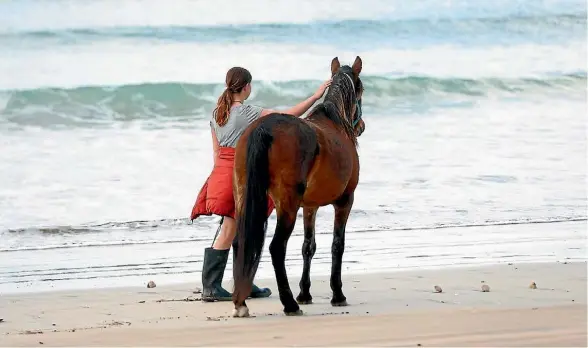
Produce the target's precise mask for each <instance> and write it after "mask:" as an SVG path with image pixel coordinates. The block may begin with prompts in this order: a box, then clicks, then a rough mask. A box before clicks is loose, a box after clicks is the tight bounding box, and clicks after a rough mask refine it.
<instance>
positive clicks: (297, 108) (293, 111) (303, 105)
mask: <svg viewBox="0 0 588 348" xmlns="http://www.w3.org/2000/svg"><path fill="white" fill-rule="evenodd" d="M330 85H331V80H330V79H329V80H327V81H325V82H323V84H321V85H320V87H319V88H318V89H317V90H316V92H314V94H313V95H312V96H311V97H310V98H307V99H305V100H303V101H302V102H300V103H298V104H296V105H294V106H293V107H291V108H289V109H286V110H273V109H263V110H262V111H261V115H260V117H264V116H267V115H269V114H271V113H274V112H280V113H284V114H290V115H293V116H296V117H300V116H302V115H304V113H305V112H306V111H307V110H308V109H310V107H311V106H312V105H313V104H314V103H315V102H316V101H317V100H319V99H321V98H322V96H323V94H325V91H326V90H327V88H328V87H329V86H330Z"/></svg>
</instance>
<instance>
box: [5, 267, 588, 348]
mask: <svg viewBox="0 0 588 348" xmlns="http://www.w3.org/2000/svg"><path fill="white" fill-rule="evenodd" d="M586 270H587V265H586V263H585V262H577V263H538V264H514V265H510V264H509V265H499V266H488V267H476V268H455V269H445V270H426V271H425V270H423V271H411V272H396V273H383V274H364V275H351V274H347V275H345V274H344V278H343V282H344V285H343V289H344V291H345V294H346V296H347V300H348V302H349V304H350V305H349V306H348V307H338V308H334V307H331V306H330V304H329V300H330V289H329V282H328V278H319V277H315V278H313V284H312V287H311V293H312V294H313V296H314V301H315V303H314V304H312V305H308V306H302V309H303V310H304V313H305V315H304V316H301V317H286V316H284V314H283V313H282V306H281V304H280V302H279V299H278V296H277V289H276V286H275V283H274V281H273V280H271V281H266V282H263V281H259V284H260V285H269V286H271V287H272V289H273V290H274V295H272V297H271V298H269V299H258V300H249V301H248V305H249V308H250V310H251V314H252V315H253V316H254V317H253V318H246V319H235V318H231V317H229V313H230V312H231V309H232V304H231V303H226V302H224V303H202V302H200V301H198V300H199V299H200V295H199V294H193V291H194V290H195V289H196V286H197V284H196V283H195V284H185V285H173V286H172V285H170V286H166V285H165V284H157V287H156V288H153V289H147V287H146V285H145V286H144V287H142V288H119V289H105V290H85V291H56V292H47V293H36V294H23V295H16V294H14V295H3V296H1V297H0V318H2V319H4V321H3V322H0V345H2V346H40V345H44V346H293V345H296V346H418V345H419V344H420V345H421V346H579V347H586V344H587V338H586V332H587V330H586ZM294 276H295V275H291V280H290V284H291V285H293V291H294V293H295V295H296V294H297V293H298V286H297V284H298V277H294ZM227 277H230V275H229V274H228V272H227ZM149 280H150V279H146V280H145V284H146V283H147V281H149ZM153 280H154V281H155V282H156V283H157V279H153ZM532 282H536V284H537V289H531V288H530V287H529V285H530V284H531V283H532ZM226 283H227V286H230V285H229V283H228V282H226ZM483 284H486V285H488V286H489V287H490V291H489V292H483V291H482V285H483ZM435 285H438V286H440V287H441V288H442V289H443V291H442V292H441V293H436V292H435V289H434V286H435Z"/></svg>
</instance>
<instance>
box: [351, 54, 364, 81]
mask: <svg viewBox="0 0 588 348" xmlns="http://www.w3.org/2000/svg"><path fill="white" fill-rule="evenodd" d="M361 66H362V63H361V58H359V56H357V57H355V62H353V66H352V67H351V70H353V75H355V77H356V78H357V77H358V76H359V73H360V72H361Z"/></svg>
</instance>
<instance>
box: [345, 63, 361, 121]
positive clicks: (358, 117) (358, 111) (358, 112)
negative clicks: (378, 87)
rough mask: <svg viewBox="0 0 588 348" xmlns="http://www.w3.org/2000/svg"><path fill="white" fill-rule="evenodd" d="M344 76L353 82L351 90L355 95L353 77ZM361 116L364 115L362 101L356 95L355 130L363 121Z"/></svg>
mask: <svg viewBox="0 0 588 348" xmlns="http://www.w3.org/2000/svg"><path fill="white" fill-rule="evenodd" d="M343 75H345V77H347V78H348V79H349V81H350V82H351V88H352V89H353V93H355V83H353V79H352V78H351V76H349V75H347V74H346V73H343ZM361 115H362V110H361V99H357V94H356V95H355V117H354V119H353V120H352V121H351V126H352V127H353V128H355V126H357V124H358V123H359V121H361Z"/></svg>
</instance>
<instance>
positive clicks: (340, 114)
mask: <svg viewBox="0 0 588 348" xmlns="http://www.w3.org/2000/svg"><path fill="white" fill-rule="evenodd" d="M361 68H362V62H361V58H359V57H357V58H356V59H355V62H354V63H353V66H351V67H350V66H348V65H345V66H341V65H340V63H339V59H338V58H337V57H335V58H334V59H333V60H332V62H331V74H332V84H331V86H330V88H329V91H328V92H327V94H326V95H325V98H324V101H323V102H322V103H320V104H318V105H317V106H316V107H315V108H314V109H313V110H312V111H311V112H310V113H309V115H308V117H306V119H299V118H296V117H292V116H290V115H286V114H280V113H274V114H271V115H268V116H266V117H263V118H261V119H259V120H257V121H255V122H253V123H252V124H251V126H250V127H249V128H248V129H247V130H246V131H245V133H244V134H243V136H242V137H241V139H240V140H239V142H238V144H237V147H236V152H235V171H234V185H233V190H234V194H235V202H236V220H237V237H236V238H235V241H234V242H233V248H234V252H235V254H236V257H235V261H234V265H233V278H234V283H235V289H234V291H233V303H234V304H235V310H234V312H233V316H235V317H246V316H248V315H249V309H248V308H247V305H246V304H245V299H246V298H247V296H248V294H249V293H250V292H251V286H252V283H253V278H254V277H255V273H256V271H257V266H258V265H259V261H260V258H261V253H262V250H263V244H264V240H265V234H266V229H267V202H268V194H269V196H270V197H271V198H272V199H273V201H274V203H275V206H276V213H277V225H276V232H275V234H274V237H273V240H272V242H271V244H270V247H269V250H270V254H271V258H272V264H273V266H274V271H275V274H276V281H277V284H278V291H279V294H280V301H281V302H282V304H283V305H284V313H286V314H287V315H300V314H302V311H301V310H300V307H299V306H298V304H310V303H312V296H311V295H310V263H311V260H312V257H313V256H314V253H315V250H316V243H315V237H314V228H315V217H316V212H317V210H318V208H319V207H322V206H325V205H329V204H332V205H333V206H334V208H335V224H334V232H333V244H332V249H331V252H332V258H333V259H332V268H331V289H332V290H333V297H332V299H331V304H332V305H333V306H346V305H347V300H346V298H345V295H343V290H342V283H341V263H342V258H343V251H344V248H345V225H346V223H347V218H348V217H349V213H350V211H351V207H352V205H353V196H354V191H355V188H356V187H357V183H358V180H359V158H358V155H357V139H356V138H357V137H358V136H360V135H361V133H362V132H363V130H364V128H365V124H364V122H363V121H362V120H361V114H362V112H361V96H362V93H363V85H362V83H361V80H360V78H359V74H360V72H361ZM300 207H303V213H304V244H303V245H302V256H303V259H304V270H303V273H302V279H301V280H300V294H299V295H298V297H297V298H296V300H294V297H293V296H292V291H291V290H290V285H289V284H288V277H287V275H286V266H285V264H284V261H285V258H286V245H287V243H288V239H289V238H290V235H291V234H292V230H293V229H294V224H295V222H296V215H297V212H298V209H299V208H300Z"/></svg>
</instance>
